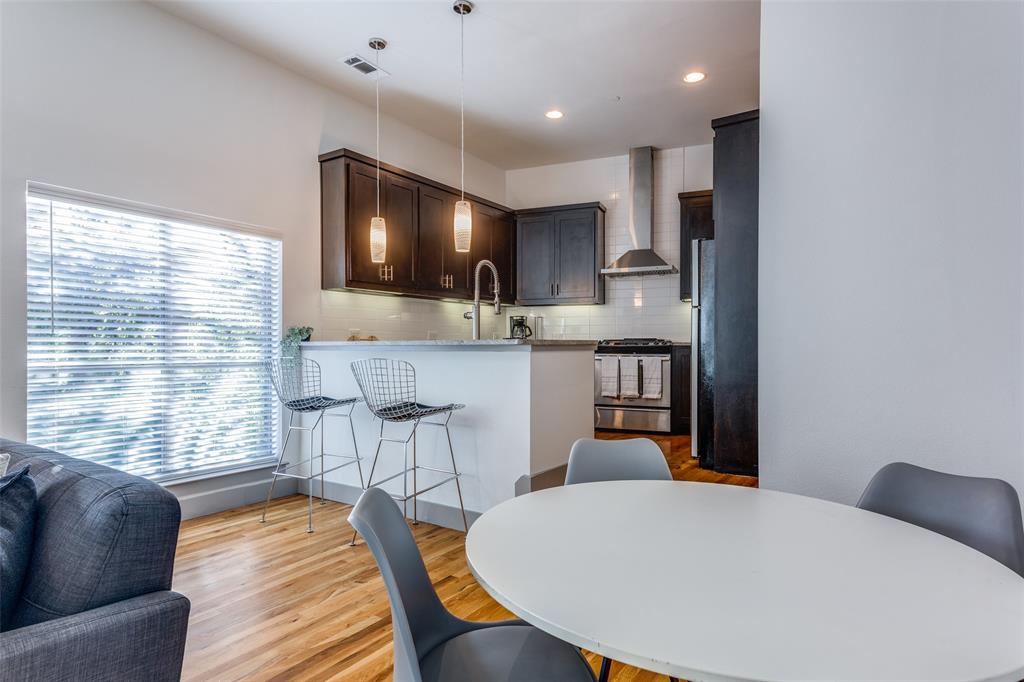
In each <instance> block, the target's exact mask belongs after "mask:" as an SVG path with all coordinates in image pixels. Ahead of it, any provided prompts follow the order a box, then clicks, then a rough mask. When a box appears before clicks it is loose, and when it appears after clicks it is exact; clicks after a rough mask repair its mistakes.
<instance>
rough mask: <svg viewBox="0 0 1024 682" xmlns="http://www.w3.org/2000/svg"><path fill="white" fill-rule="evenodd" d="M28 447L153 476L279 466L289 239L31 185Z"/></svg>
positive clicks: (28, 230)
mask: <svg viewBox="0 0 1024 682" xmlns="http://www.w3.org/2000/svg"><path fill="white" fill-rule="evenodd" d="M26 203H27V253H28V267H27V271H28V281H27V284H28V439H29V441H30V442H32V443H34V444H36V445H41V446H44V447H49V448H53V449H54V450H58V451H60V452H63V453H65V454H68V455H72V456H74V457H82V458H85V459H89V460H93V461H95V462H100V463H102V464H106V465H109V466H113V467H116V468H118V469H122V470H124V471H129V472H131V473H134V474H138V475H141V476H146V477H148V478H152V479H155V480H170V479H174V478H182V477H188V476H192V475H195V474H200V473H207V472H213V471H217V470H223V469H230V468H235V467H239V466H243V465H251V464H254V463H257V462H261V461H270V460H271V459H272V458H273V457H274V455H275V450H276V444H277V440H278V414H279V409H278V406H277V402H276V399H275V398H274V395H273V389H272V387H271V385H270V382H269V379H268V378H267V377H266V376H265V373H264V371H263V367H262V363H263V361H265V360H266V359H268V358H269V357H270V356H271V354H272V353H274V352H275V348H276V344H277V340H278V334H279V330H280V318H281V242H280V241H279V240H277V239H271V238H268V237H264V236H258V235H255V234H250V233H246V232H240V231H231V230H228V229H222V228H219V227H213V226H204V225H200V224H195V223H194V222H183V221H181V220H178V219H174V218H171V217H169V216H168V217H161V216H160V214H159V213H149V211H148V210H142V209H137V208H124V209H120V208H118V206H117V205H114V204H108V203H107V202H105V201H99V200H92V201H90V200H89V199H85V198H81V199H80V198H77V197H75V196H74V195H70V196H65V195H64V194H63V193H60V194H58V193H49V192H47V191H43V190H36V189H35V188H31V187H30V189H29V192H28V195H27V197H26Z"/></svg>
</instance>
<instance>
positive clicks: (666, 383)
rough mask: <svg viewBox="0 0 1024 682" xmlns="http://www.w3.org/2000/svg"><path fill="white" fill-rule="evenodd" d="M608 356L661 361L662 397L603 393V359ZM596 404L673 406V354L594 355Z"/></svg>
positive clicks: (663, 407) (640, 406) (641, 376)
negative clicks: (635, 396) (630, 396)
mask: <svg viewBox="0 0 1024 682" xmlns="http://www.w3.org/2000/svg"><path fill="white" fill-rule="evenodd" d="M606 357H620V358H622V357H630V358H638V359H641V358H654V359H656V360H660V361H661V397H660V398H609V397H607V396H603V395H601V359H602V358H606ZM643 371H644V370H643V362H641V363H640V386H641V387H642V386H643ZM641 392H642V391H641ZM594 405H595V406H596V407H629V408H641V409H642V408H654V409H657V408H661V409H667V408H670V407H672V356H671V355H639V354H638V355H615V354H609V353H604V354H599V355H595V356H594Z"/></svg>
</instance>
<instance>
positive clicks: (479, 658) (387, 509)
mask: <svg viewBox="0 0 1024 682" xmlns="http://www.w3.org/2000/svg"><path fill="white" fill-rule="evenodd" d="M348 520H349V523H351V524H352V525H353V526H354V527H355V528H356V530H358V531H359V533H360V534H361V535H362V536H363V539H364V540H366V545H367V546H368V547H369V548H370V551H371V552H372V553H373V558H374V559H376V561H377V566H378V568H380V572H381V575H382V576H383V578H384V586H385V587H386V588H387V591H388V597H389V599H390V601H391V622H392V627H393V630H394V643H395V646H394V649H395V669H394V679H395V680H396V682H449V681H452V682H455V681H459V682H461V681H463V680H474V682H488V681H491V680H493V681H495V682H498V681H500V682H544V681H546V680H550V681H551V682H555V681H556V680H557V681H559V682H562V681H564V682H577V681H578V682H593V681H594V674H593V672H592V671H591V669H590V666H589V665H588V664H587V661H586V659H585V658H583V655H582V654H581V653H580V652H579V651H578V650H577V649H576V648H575V647H573V646H572V645H570V644H568V643H566V642H563V641H561V640H559V639H556V638H554V637H552V636H551V635H549V634H547V633H546V632H543V631H542V630H538V629H537V628H535V627H533V626H532V625H530V624H528V623H526V622H524V621H521V620H507V621H497V622H491V623H480V622H472V621H466V620H462V619H460V618H456V617H455V616H453V615H452V614H451V613H449V611H448V610H447V609H446V608H445V607H444V605H443V604H442V603H441V600H440V599H439V598H438V596H437V592H435V591H434V586H433V585H431V584H430V576H429V575H427V569H426V567H425V566H424V565H423V558H422V557H421V556H420V552H419V550H418V549H417V547H416V542H415V541H414V540H413V537H412V533H411V532H410V530H409V526H408V525H406V520H405V515H404V514H403V513H402V511H401V510H400V509H399V508H398V505H397V503H396V502H395V501H394V500H393V499H392V498H391V496H390V495H389V494H388V493H386V492H385V491H383V490H381V489H380V488H369V489H368V490H366V492H364V493H363V494H362V496H361V497H360V498H359V501H358V502H357V503H356V506H355V508H354V509H353V510H352V513H351V514H350V515H349V517H348Z"/></svg>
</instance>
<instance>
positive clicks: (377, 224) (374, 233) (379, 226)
mask: <svg viewBox="0 0 1024 682" xmlns="http://www.w3.org/2000/svg"><path fill="white" fill-rule="evenodd" d="M387 255H388V228H387V226H386V225H385V224H384V219H383V218H381V217H380V216H374V217H373V218H370V260H371V261H372V262H374V263H384V262H385V261H386V260H387Z"/></svg>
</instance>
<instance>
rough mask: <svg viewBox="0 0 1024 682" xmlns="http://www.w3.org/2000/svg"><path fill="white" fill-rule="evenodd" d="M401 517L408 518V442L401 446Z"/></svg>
mask: <svg viewBox="0 0 1024 682" xmlns="http://www.w3.org/2000/svg"><path fill="white" fill-rule="evenodd" d="M402 467H403V473H402V497H403V498H405V499H403V500H402V516H404V517H405V518H409V441H405V445H403V446H402Z"/></svg>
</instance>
